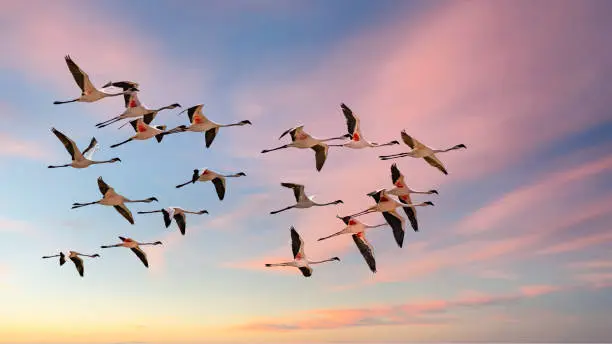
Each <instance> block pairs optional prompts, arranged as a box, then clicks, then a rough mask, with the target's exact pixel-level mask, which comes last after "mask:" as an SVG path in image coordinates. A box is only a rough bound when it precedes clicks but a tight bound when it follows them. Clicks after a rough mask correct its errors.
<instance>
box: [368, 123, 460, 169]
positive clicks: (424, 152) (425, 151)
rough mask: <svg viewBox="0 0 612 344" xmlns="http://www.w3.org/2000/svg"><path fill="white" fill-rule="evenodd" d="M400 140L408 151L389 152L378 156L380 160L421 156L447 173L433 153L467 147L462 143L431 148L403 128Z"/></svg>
mask: <svg viewBox="0 0 612 344" xmlns="http://www.w3.org/2000/svg"><path fill="white" fill-rule="evenodd" d="M402 140H403V141H404V143H405V144H407V145H408V146H409V147H410V148H411V149H412V150H411V151H410V152H406V153H399V154H391V155H381V156H379V158H380V159H381V160H389V159H396V158H402V157H405V156H409V157H413V158H423V159H425V161H427V163H428V164H430V165H431V166H433V167H435V168H437V169H438V170H440V171H442V173H444V174H448V172H447V171H446V168H444V165H443V164H442V162H441V161H440V160H438V158H437V157H436V155H435V153H444V152H449V151H452V150H455V149H460V148H467V147H466V146H465V145H464V144H458V145H455V146H453V147H451V148H448V149H431V148H429V147H427V146H425V145H424V144H422V143H421V142H419V141H417V140H416V139H415V138H413V137H412V136H410V135H408V134H406V131H405V130H402Z"/></svg>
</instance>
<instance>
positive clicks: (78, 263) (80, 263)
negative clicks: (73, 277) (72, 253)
mask: <svg viewBox="0 0 612 344" xmlns="http://www.w3.org/2000/svg"><path fill="white" fill-rule="evenodd" d="M70 260H72V262H73V263H74V266H76V269H77V271H78V272H79V275H81V277H83V274H84V273H85V269H84V268H83V259H81V257H79V256H76V257H70Z"/></svg>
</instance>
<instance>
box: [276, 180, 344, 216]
mask: <svg viewBox="0 0 612 344" xmlns="http://www.w3.org/2000/svg"><path fill="white" fill-rule="evenodd" d="M281 185H282V186H284V187H286V188H290V189H293V195H294V196H295V201H296V202H297V203H296V204H294V205H291V206H288V207H286V208H283V209H280V210H275V211H271V212H270V214H277V213H280V212H281V211H285V210H289V209H291V208H297V209H304V208H310V207H313V206H318V207H323V206H326V205H332V204H338V203H344V202H342V200H337V201H334V202H329V203H316V202H315V201H314V196H306V194H305V193H304V185H300V184H293V183H281Z"/></svg>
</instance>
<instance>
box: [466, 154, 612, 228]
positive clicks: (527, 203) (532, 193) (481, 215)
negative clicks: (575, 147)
mask: <svg viewBox="0 0 612 344" xmlns="http://www.w3.org/2000/svg"><path fill="white" fill-rule="evenodd" d="M610 169H612V156H605V157H603V158H601V159H598V160H595V161H592V162H589V163H587V164H585V165H582V166H577V167H572V168H570V169H567V170H564V171H560V172H556V173H554V174H552V175H546V176H545V177H543V178H541V179H540V180H538V181H536V182H535V183H533V184H531V185H528V186H525V187H522V188H519V189H517V190H514V191H512V192H510V193H508V194H506V195H504V196H502V197H501V198H499V199H498V200H496V201H493V202H492V203H490V204H488V205H486V206H485V207H483V208H481V209H479V210H478V211H476V212H475V213H473V214H472V215H470V216H468V217H466V218H464V219H463V220H461V221H460V222H459V224H458V226H457V228H458V229H457V231H458V232H459V233H462V234H474V233H477V232H481V231H486V230H489V229H491V228H492V227H494V226H496V225H499V224H501V223H502V222H503V221H504V220H505V219H508V218H510V217H516V215H517V214H520V213H522V212H525V211H529V210H531V209H534V208H536V207H541V206H542V205H546V204H549V203H550V202H554V203H553V206H555V208H556V209H558V206H561V205H562V204H563V203H564V202H567V201H566V200H565V199H563V198H560V196H561V195H563V196H565V195H569V190H568V187H569V186H570V185H572V184H575V183H576V182H578V181H584V180H588V179H589V178H592V177H594V176H596V175H599V174H602V173H605V172H607V171H609V170H610ZM555 198H557V201H556V202H555Z"/></svg>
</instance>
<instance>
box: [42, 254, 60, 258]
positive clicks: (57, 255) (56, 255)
mask: <svg viewBox="0 0 612 344" xmlns="http://www.w3.org/2000/svg"><path fill="white" fill-rule="evenodd" d="M61 256H62V255H61V254H55V255H52V256H44V257H43V258H54V257H61Z"/></svg>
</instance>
